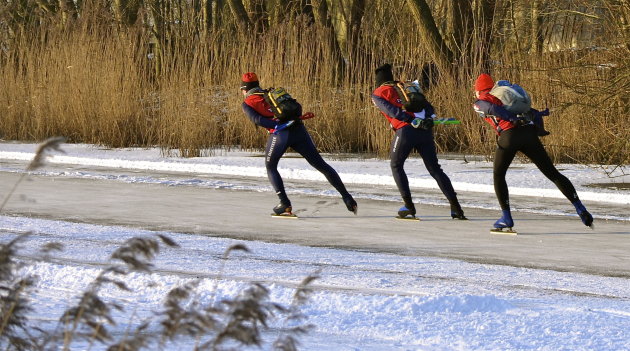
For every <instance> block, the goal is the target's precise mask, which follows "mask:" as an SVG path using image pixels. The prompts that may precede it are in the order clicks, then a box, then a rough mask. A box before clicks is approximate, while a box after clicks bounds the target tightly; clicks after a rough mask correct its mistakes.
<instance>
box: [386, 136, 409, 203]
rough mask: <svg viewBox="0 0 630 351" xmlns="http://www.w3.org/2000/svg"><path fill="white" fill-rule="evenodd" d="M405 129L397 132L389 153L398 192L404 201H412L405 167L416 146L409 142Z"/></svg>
mask: <svg viewBox="0 0 630 351" xmlns="http://www.w3.org/2000/svg"><path fill="white" fill-rule="evenodd" d="M405 129H406V128H401V129H399V130H397V131H396V135H395V136H394V140H393V141H392V145H391V149H390V153H389V159H390V163H389V165H390V167H391V169H392V175H393V176H394V182H396V186H397V187H398V191H400V196H402V198H403V199H405V198H409V199H410V198H411V190H410V189H409V179H408V178H407V173H405V169H404V166H405V161H406V160H407V157H409V154H410V153H411V150H413V147H414V144H413V143H412V142H411V141H412V140H409V139H410V138H409V137H408V135H406V133H405V131H404V130H405Z"/></svg>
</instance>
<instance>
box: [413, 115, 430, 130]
mask: <svg viewBox="0 0 630 351" xmlns="http://www.w3.org/2000/svg"><path fill="white" fill-rule="evenodd" d="M411 126H412V127H414V128H420V129H424V130H429V129H431V128H433V118H430V117H427V118H424V119H423V118H418V117H416V118H414V119H413V120H412V121H411Z"/></svg>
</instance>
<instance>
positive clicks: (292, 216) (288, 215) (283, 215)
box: [271, 212, 298, 219]
mask: <svg viewBox="0 0 630 351" xmlns="http://www.w3.org/2000/svg"><path fill="white" fill-rule="evenodd" d="M271 217H273V218H293V219H297V218H298V216H296V215H294V214H293V213H288V212H285V213H282V214H275V213H272V214H271Z"/></svg>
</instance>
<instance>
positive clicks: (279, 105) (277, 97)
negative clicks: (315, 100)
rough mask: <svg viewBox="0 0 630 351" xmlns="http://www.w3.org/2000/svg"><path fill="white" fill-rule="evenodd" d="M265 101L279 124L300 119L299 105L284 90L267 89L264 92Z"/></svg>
mask: <svg viewBox="0 0 630 351" xmlns="http://www.w3.org/2000/svg"><path fill="white" fill-rule="evenodd" d="M264 98H265V101H267V103H268V104H269V105H270V106H271V111H272V112H273V114H274V116H275V117H276V118H277V119H279V120H280V122H288V121H293V120H297V119H299V117H300V112H301V107H300V104H299V103H298V102H297V101H296V100H295V99H294V98H292V97H291V95H289V93H287V91H286V90H285V89H284V88H269V89H267V90H265V94H264Z"/></svg>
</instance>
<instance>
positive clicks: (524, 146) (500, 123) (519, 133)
mask: <svg viewBox="0 0 630 351" xmlns="http://www.w3.org/2000/svg"><path fill="white" fill-rule="evenodd" d="M494 87H495V84H494V81H493V80H492V77H491V76H490V75H488V74H485V73H484V74H481V75H479V77H478V78H477V80H476V81H475V87H474V89H475V97H476V98H477V101H475V103H474V105H473V107H474V110H475V112H477V114H478V115H479V116H481V117H483V118H484V119H485V120H486V121H487V122H488V123H489V124H490V125H491V126H492V127H493V128H494V130H495V131H496V134H497V148H496V151H495V154H494V167H493V168H494V170H493V177H494V191H495V193H496V196H497V199H498V200H499V205H500V206H501V212H502V216H501V218H499V219H498V220H497V221H496V222H495V223H494V228H495V229H496V230H497V231H502V230H503V229H505V228H507V229H506V230H507V231H512V227H514V220H513V219H512V214H511V211H510V198H509V192H508V186H507V182H506V180H505V176H506V173H507V170H508V167H510V164H511V163H512V160H513V159H514V156H515V155H516V153H517V152H518V151H520V152H522V153H523V154H524V155H525V156H527V157H528V158H529V159H530V160H531V161H532V162H533V163H534V164H535V165H536V167H538V169H539V170H540V171H541V172H542V173H543V174H544V175H545V176H546V177H547V178H549V180H551V181H552V182H553V183H554V184H555V185H556V186H557V187H558V189H560V191H561V192H562V194H564V196H565V197H566V198H567V199H569V201H571V203H572V204H573V206H574V207H575V210H576V212H577V214H578V215H579V216H580V219H581V220H582V223H584V225H586V226H589V227H592V226H593V216H591V214H590V213H589V212H588V211H587V210H586V208H585V207H584V205H583V204H582V201H580V198H579V197H578V195H577V192H576V191H575V188H574V187H573V184H571V181H569V179H568V178H567V177H565V176H564V175H562V174H561V173H560V172H559V171H558V170H557V169H556V167H555V166H554V165H553V162H551V159H550V158H549V155H548V154H547V151H545V148H544V146H543V144H542V142H541V141H540V138H539V135H545V134H548V132H542V133H541V130H540V128H537V126H536V123H534V121H535V120H540V119H542V116H544V115H547V114H549V111H548V110H544V111H538V110H535V109H531V108H530V109H528V111H526V112H525V113H524V114H515V113H513V112H510V111H508V109H507V108H505V107H504V104H503V102H502V101H501V100H500V99H499V98H497V96H495V95H493V94H491V90H493V88H494ZM493 91H494V90H493Z"/></svg>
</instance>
